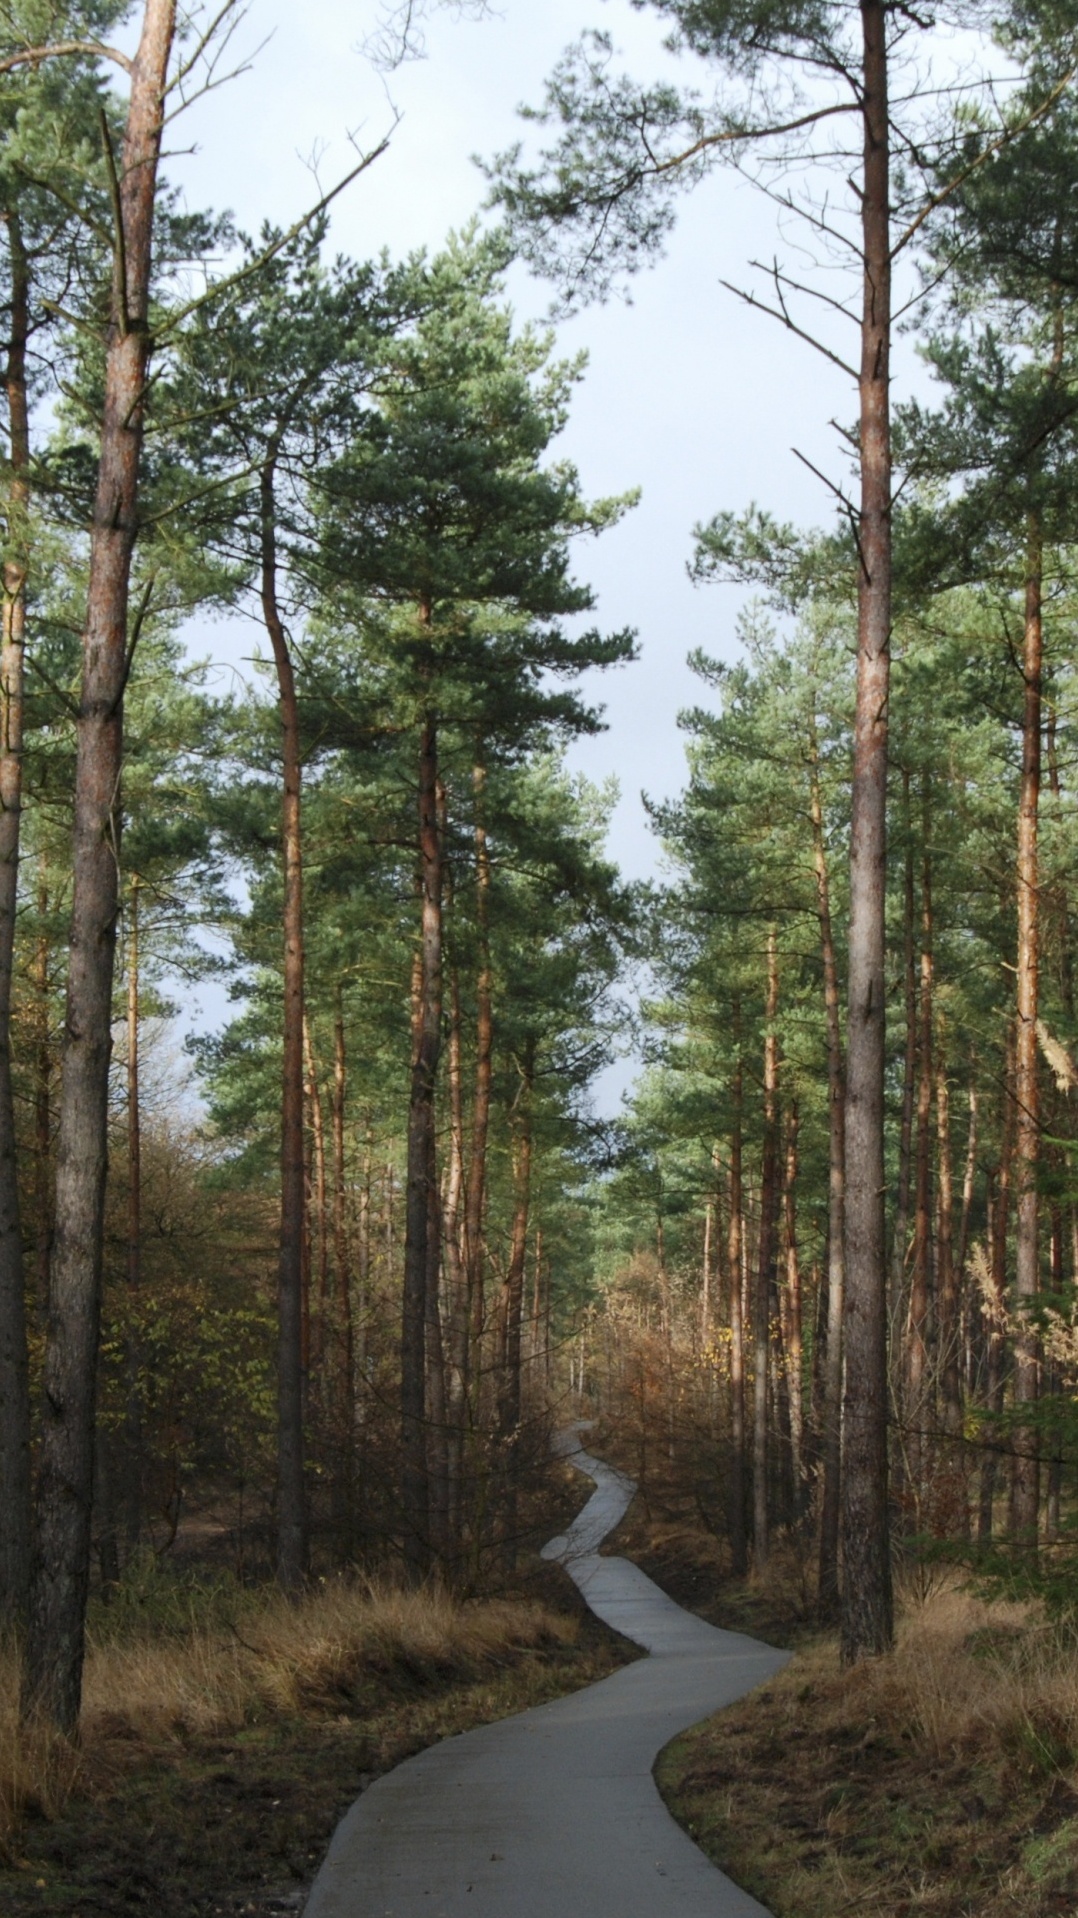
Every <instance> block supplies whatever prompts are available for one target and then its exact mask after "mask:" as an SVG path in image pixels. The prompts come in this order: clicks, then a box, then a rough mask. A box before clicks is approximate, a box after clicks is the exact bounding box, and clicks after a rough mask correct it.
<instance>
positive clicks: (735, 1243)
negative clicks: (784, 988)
mask: <svg viewBox="0 0 1078 1918" xmlns="http://www.w3.org/2000/svg"><path fill="white" fill-rule="evenodd" d="M733 1028H734V1043H735V1046H736V1047H737V1048H738V1051H737V1056H736V1059H735V1063H734V1076H733V1082H732V1084H731V1087H730V1108H731V1110H730V1234H729V1241H728V1253H727V1257H728V1266H729V1275H730V1570H731V1572H732V1573H733V1576H734V1577H735V1578H744V1576H745V1574H746V1572H747V1571H748V1569H749V1558H748V1541H747V1538H746V1535H745V1318H744V1313H743V1312H742V1309H741V1301H742V1293H741V1268H742V1245H743V1240H744V1222H743V1212H744V1195H743V1192H742V1184H741V1151H742V1140H741V1127H742V1106H743V1100H744V1074H743V1068H742V1063H741V1051H740V1045H741V1007H740V1004H739V1003H737V1002H736V1001H735V1004H734V1010H733Z"/></svg>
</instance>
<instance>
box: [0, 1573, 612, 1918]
mask: <svg viewBox="0 0 1078 1918" xmlns="http://www.w3.org/2000/svg"><path fill="white" fill-rule="evenodd" d="M136 1586H137V1581H133V1582H132V1589H130V1590H128V1592H127V1593H126V1594H123V1595H121V1597H120V1599H119V1603H118V1604H115V1603H114V1604H113V1605H110V1606H109V1607H108V1608H107V1609H106V1608H103V1607H102V1608H98V1609H97V1610H96V1611H95V1613H94V1617H93V1621H92V1629H91V1633H90V1638H89V1645H88V1655H87V1663H86V1673H85V1686H84V1699H85V1703H84V1711H83V1719H82V1725H81V1729H80V1737H79V1741H78V1743H77V1744H74V1745H73V1744H70V1743H68V1741H66V1740H63V1739H59V1738H55V1737H52V1738H48V1737H43V1736H41V1735H34V1734H31V1733H28V1732H27V1731H26V1730H25V1729H20V1727H19V1724H18V1719H17V1713H16V1709H15V1667H14V1661H13V1660H12V1659H11V1658H10V1657H7V1658H6V1659H3V1660H2V1661H0V1861H2V1865H3V1866H4V1867H6V1869H0V1910H2V1911H3V1912H4V1914H5V1918H23V1914H24V1913H30V1912H34V1913H47V1914H64V1918H68V1915H69V1914H70V1918H74V1914H75V1913H78V1914H79V1918H91V1914H94V1915H95V1918H96V1914H98V1913H100V1914H107V1918H126V1914H128V1913H131V1914H133V1913H135V1912H136V1911H144V1910H145V1908H146V1906H147V1904H151V1905H152V1906H153V1907H154V1909H155V1913H156V1914H157V1918H181V1915H182V1918H192V1915H193V1914H199V1915H201V1914H206V1918H209V1915H210V1914H213V1913H218V1912H229V1913H231V1912H237V1913H239V1912H245V1913H263V1912H265V1913H268V1912H273V1911H279V1910H288V1909H295V1908H297V1906H296V1902H295V1900H296V1898H297V1897H298V1896H299V1891H298V1890H297V1887H299V1888H300V1889H301V1888H302V1887H303V1885H304V1884H305V1883H306V1882H308V1881H309V1879H310V1877H311V1876H312V1875H313V1872H314V1870H315V1869H316V1868H317V1863H318V1860H319V1859H320V1857H321V1856H322V1853H323V1852H324V1849H325V1845H326V1843H327V1842H328V1839H329V1837H330V1835H331V1833H332V1830H333V1827H334V1824H335V1822H336V1820H337V1818H338V1817H339V1816H340V1815H341V1813H342V1812H343V1811H344V1809H345V1808H346V1806H347V1804H348V1803H349V1802H350V1801H351V1800H352V1799H353V1798H354V1797H355V1795H356V1794H357V1792H359V1791H360V1790H362V1789H363V1788H364V1786H365V1785H366V1784H367V1783H369V1782H370V1780H371V1779H372V1778H373V1777H375V1776H378V1775H379V1774H380V1773H381V1772H383V1771H385V1770H387V1769H388V1768H389V1767H390V1766H392V1765H394V1764H396V1763H399V1762H400V1760H401V1759H402V1758H405V1757H407V1756H409V1755H410V1754H411V1753H412V1752H413V1751H417V1750H419V1749H421V1748H422V1747H423V1746H424V1745H427V1744H430V1743H432V1742H434V1740H436V1739H438V1738H440V1737H444V1736H447V1735H449V1734H451V1733H453V1732H456V1731H460V1730H463V1729H467V1728H468V1727H469V1726H471V1725H475V1724H479V1723H483V1722H486V1721H488V1720H490V1719H493V1718H497V1717H501V1716H504V1715H506V1714H507V1713H509V1712H512V1711H518V1710H521V1709H523V1708H524V1707H526V1706H528V1705H531V1704H535V1703H539V1702H541V1701H542V1700H543V1699H545V1698H548V1697H552V1696H556V1695H558V1694H559V1693H561V1692H565V1691H568V1690H572V1689H574V1688H575V1687H576V1686H578V1685H582V1684H588V1683H591V1682H592V1681H593V1680H594V1679H595V1678H597V1677H602V1676H604V1675H605V1673H606V1672H608V1671H610V1670H612V1669H614V1668H615V1667H616V1665H617V1664H619V1663H620V1662H622V1659H623V1657H624V1656H625V1653H624V1652H623V1651H622V1649H620V1648H619V1647H618V1645H617V1644H616V1642H615V1640H614V1639H613V1637H612V1635H610V1634H606V1633H603V1632H602V1631H601V1629H600V1628H598V1627H596V1626H594V1625H593V1624H592V1623H591V1622H590V1621H589V1620H588V1619H587V1617H586V1615H585V1614H584V1613H583V1609H582V1608H579V1609H574V1605H573V1599H572V1598H571V1597H569V1596H568V1595H564V1594H563V1592H562V1589H561V1582H560V1581H559V1578H558V1574H557V1573H556V1572H553V1571H551V1572H550V1584H549V1586H548V1587H547V1588H546V1591H545V1592H541V1593H540V1595H539V1596H537V1597H529V1596H526V1595H521V1596H509V1597H503V1598H495V1599H486V1600H475V1601H469V1602H466V1603H460V1602H457V1601H455V1600H454V1599H452V1598H450V1597H449V1596H448V1595H447V1594H445V1593H444V1592H441V1591H439V1590H433V1589H430V1590H421V1591H408V1590H399V1589H395V1588H393V1587H392V1586H389V1585H378V1584H375V1583H368V1582H365V1581H358V1580H357V1581H346V1580H340V1581H334V1582H331V1583H326V1584H324V1585H322V1586H320V1587H318V1588H317V1589H315V1590H313V1591H311V1592H310V1593H309V1594H308V1595H307V1596H305V1597H304V1598H303V1599H302V1600H301V1601H300V1602H299V1603H290V1602H288V1601H287V1600H285V1599H284V1598H282V1597H280V1596H278V1595H276V1594H273V1593H266V1592H261V1593H258V1592H254V1593H252V1592H250V1591H244V1590H242V1589H241V1588H239V1587H237V1586H234V1585H230V1584H229V1582H227V1581H219V1582H216V1583H214V1584H210V1585H206V1586H204V1587H202V1588H199V1587H198V1586H197V1584H195V1583H194V1582H190V1583H188V1584H186V1585H184V1584H183V1583H181V1582H179V1581H172V1582H171V1584H167V1582H165V1581H161V1582H155V1581H154V1580H152V1579H151V1580H150V1581H149V1588H148V1589H147V1590H144V1591H143V1592H142V1593H141V1596H140V1595H139V1594H138V1592H137V1590H136V1589H135V1587H136ZM548 1594H549V1595H550V1596H549V1597H548ZM551 1597H552V1599H553V1602H550V1598H551Z"/></svg>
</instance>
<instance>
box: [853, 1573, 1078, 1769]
mask: <svg viewBox="0 0 1078 1918" xmlns="http://www.w3.org/2000/svg"><path fill="white" fill-rule="evenodd" d="M852 1682H853V1684H854V1685H855V1687H856V1690H857V1692H858V1694H859V1695H860V1698H861V1701H862V1703H863V1706H864V1707H865V1708H866V1709H867V1710H869V1711H870V1712H871V1713H872V1715H873V1716H874V1717H876V1718H878V1720H879V1722H880V1723H881V1724H884V1725H889V1726H890V1727H891V1728H892V1729H894V1730H897V1731H898V1732H899V1734H900V1735H901V1733H902V1732H904V1731H909V1732H911V1733H912V1734H913V1736H914V1738H915V1739H916V1741H917V1742H918V1743H919V1744H920V1745H921V1746H922V1747H923V1748H924V1749H926V1750H927V1751H928V1752H929V1753H930V1754H931V1755H932V1756H933V1757H935V1758H937V1759H941V1760H943V1759H947V1758H949V1757H952V1756H961V1755H966V1756H970V1755H975V1754H977V1755H984V1756H992V1755H997V1754H1004V1755H1006V1756H1007V1757H1009V1758H1011V1759H1012V1760H1015V1761H1017V1763H1018V1764H1019V1765H1020V1766H1021V1765H1025V1766H1027V1767H1030V1768H1033V1769H1040V1770H1042V1771H1044V1772H1053V1771H1058V1772H1063V1773H1065V1772H1067V1771H1068V1770H1070V1769H1071V1768H1073V1767H1075V1766H1076V1765H1078V1638H1076V1633H1075V1629H1074V1626H1073V1624H1071V1623H1070V1622H1068V1621H1066V1620H1062V1619H1058V1618H1051V1617H1049V1616H1047V1615H1046V1614H1045V1613H1044V1612H1043V1610H1042V1609H1041V1608H1040V1607H1038V1606H1036V1605H1035V1604H1032V1603H1018V1602H1005V1601H1000V1600H997V1601H996V1602H994V1603H986V1602H985V1601H984V1600H982V1599H980V1598H978V1597H976V1596H975V1595H974V1594H972V1593H971V1592H969V1591H968V1590H966V1589H964V1588H963V1587H961V1586H960V1585H958V1584H957V1583H948V1584H943V1585H941V1586H940V1587H939V1588H938V1589H936V1590H935V1591H932V1592H930V1593H929V1594H928V1596H927V1597H926V1598H925V1600H924V1602H923V1603H920V1604H916V1603H909V1602H907V1603H906V1604H905V1605H904V1606H903V1608H902V1611H901V1612H900V1616H899V1627H898V1634H897V1644H896V1648H895V1652H894V1656H893V1657H892V1658H890V1659H882V1660H878V1661H873V1662H871V1663H869V1664H867V1665H865V1666H864V1667H863V1668H861V1670H860V1671H859V1672H858V1673H857V1674H856V1675H855V1676H854V1678H853V1680H852Z"/></svg>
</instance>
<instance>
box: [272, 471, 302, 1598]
mask: <svg viewBox="0 0 1078 1918" xmlns="http://www.w3.org/2000/svg"><path fill="white" fill-rule="evenodd" d="M276 460H277V447H276V444H275V443H271V446H270V450H269V452H268V454H267V457H266V460H265V463H264V465H263V468H262V474H261V514H262V527H261V531H262V617H263V620H264V621H265V626H266V631H267V633H268V634H269V639H270V645H271V646H272V648H273V662H274V665H275V667H276V669H277V696H278V705H279V711H280V718H281V770H282V790H281V865H282V875H283V880H284V906H283V922H284V958H283V989H284V1012H283V1026H282V1054H283V1057H282V1067H281V1226H280V1240H279V1250H278V1261H277V1312H278V1331H277V1582H278V1584H279V1585H280V1586H281V1587H282V1589H283V1590H284V1591H286V1592H295V1591H298V1589H299V1587H300V1586H301V1585H302V1583H303V1580H304V1577H305V1575H306V1571H307V1549H308V1544H307V1489H306V1483H305V1474H304V1433H303V1401H304V1385H305V1377H304V1372H305V1353H304V1344H305V1340H304V1319H305V1314H304V1284H303V1268H304V1238H305V1233H306V1225H307V1194H306V1183H305V1178H304V1163H303V997H304V994H303V972H304V949H303V842H302V824H301V789H302V767H301V760H300V739H299V707H298V704H297V700H296V679H295V674H294V672H293V669H292V656H291V653H290V651H289V646H288V635H287V633H286V632H285V628H284V622H283V620H282V618H281V614H280V608H279V606H278V602H277V510H276V500H275V496H274V486H275V480H276Z"/></svg>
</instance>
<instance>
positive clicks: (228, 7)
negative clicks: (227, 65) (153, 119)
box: [165, 0, 250, 94]
mask: <svg viewBox="0 0 1078 1918" xmlns="http://www.w3.org/2000/svg"><path fill="white" fill-rule="evenodd" d="M237 8H238V9H239V11H238V12H237ZM249 10H250V9H249V6H248V4H247V0H242V3H241V0H224V3H223V5H222V6H220V7H219V8H218V10H217V12H216V13H215V14H214V16H213V19H212V20H211V21H210V23H209V25H208V26H207V28H206V30H205V32H204V33H200V34H199V36H198V40H197V41H196V43H195V48H194V51H193V53H191V54H190V55H189V56H188V58H187V59H186V60H184V61H183V62H182V63H181V65H180V66H178V67H177V68H176V71H175V73H174V74H173V75H172V78H171V79H170V80H169V83H168V85H167V87H166V88H165V93H166V94H169V93H173V92H174V91H175V89H176V88H177V87H180V86H182V85H183V83H184V81H185V80H186V78H187V76H188V74H189V73H191V72H193V70H194V68H195V67H197V65H198V63H199V61H200V60H201V59H202V57H203V55H204V54H205V52H206V49H207V47H208V46H209V45H210V44H211V42H212V41H213V40H214V39H215V38H216V35H217V32H218V29H219V28H220V26H221V24H222V22H223V21H224V20H227V19H228V16H229V14H230V13H231V14H232V15H234V18H233V19H232V20H229V24H228V32H227V33H226V34H225V37H224V39H223V40H222V42H221V45H220V46H219V47H218V49H217V52H216V54H215V55H214V60H213V66H216V65H217V62H218V61H219V60H220V59H221V57H222V55H223V53H224V51H225V48H226V47H227V46H228V43H229V41H230V40H231V38H232V35H233V34H234V33H235V31H236V29H237V27H238V26H239V25H240V23H241V21H243V20H245V19H246V18H247V14H248V12H249ZM210 71H211V75H212V72H213V67H212V66H211V69H210ZM200 90H201V89H200Z"/></svg>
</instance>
